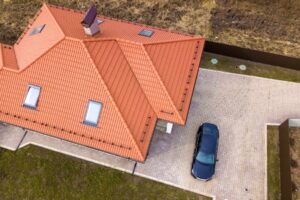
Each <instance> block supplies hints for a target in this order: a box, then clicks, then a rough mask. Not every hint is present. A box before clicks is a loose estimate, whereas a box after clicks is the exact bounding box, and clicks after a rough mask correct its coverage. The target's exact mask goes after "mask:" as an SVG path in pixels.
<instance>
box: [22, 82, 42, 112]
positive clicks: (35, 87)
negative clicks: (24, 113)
mask: <svg viewBox="0 0 300 200" xmlns="http://www.w3.org/2000/svg"><path fill="white" fill-rule="evenodd" d="M31 89H37V90H38V95H37V97H35V99H34V100H33V101H34V102H33V103H32V104H31V103H30V102H26V101H30V100H29V98H30V96H28V95H29V93H30V90H31ZM31 95H32V94H31ZM40 95H41V87H40V86H36V85H28V87H27V93H26V96H25V98H24V102H23V106H24V107H26V108H31V109H36V108H37V106H38V103H39V99H40ZM32 98H33V97H32Z"/></svg>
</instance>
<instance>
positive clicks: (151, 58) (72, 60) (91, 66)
mask: <svg viewBox="0 0 300 200" xmlns="http://www.w3.org/2000/svg"><path fill="white" fill-rule="evenodd" d="M83 16H84V14H83V13H82V12H79V11H74V10H70V9H64V8H59V7H55V6H51V5H47V4H44V5H43V7H42V8H41V10H40V11H39V12H38V13H37V15H36V17H35V18H34V19H33V22H32V23H31V24H30V25H29V26H28V29H26V30H25V31H24V33H23V35H22V36H21V37H20V38H19V40H18V42H17V43H16V44H15V45H14V46H7V45H2V44H0V92H1V101H0V121H5V122H8V123H11V124H15V125H18V126H22V127H25V128H28V129H32V130H35V131H38V132H42V133H45V134H49V135H52V136H56V137H59V138H62V139H65V140H69V141H72V142H76V143H79V144H82V145H86V146H89V147H93V148H96V149H100V150H103V151H107V152H109V153H113V154H117V155H120V156H123V157H127V158H130V159H134V160H137V161H144V160H145V159H146V155H147V151H148V148H149V144H150V141H151V137H152V134H153V130H154V127H155V124H156V121H157V119H158V118H159V119H164V120H167V121H170V122H174V123H178V124H184V123H185V122H186V118H187V113H188V109H189V104H190V102H191V97H192V92H193V87H194V85H195V81H196V77H197V72H198V65H199V62H200V59H201V54H202V50H203V45H204V39H203V38H202V37H194V36H190V35H185V34H179V33H173V32H168V31H165V30H161V29H157V28H154V27H148V26H144V25H139V24H133V23H131V22H126V21H123V20H116V19H111V18H106V17H103V16H100V17H99V18H101V19H103V20H104V23H102V24H100V30H101V33H98V34H96V35H95V36H94V37H90V36H87V35H85V33H84V31H83V28H82V25H81V24H80V22H81V20H82V18H83ZM43 24H45V28H44V29H43V30H42V32H41V33H39V34H36V35H32V36H31V35H30V33H31V32H32V30H33V29H34V28H35V27H37V26H40V25H43ZM142 29H149V30H153V31H154V34H153V35H152V36H151V37H143V36H140V35H139V34H138V33H139V32H140V31H141V30H142ZM8 85H9V86H10V87H7V86H8ZM28 85H38V86H40V87H41V94H40V98H39V102H38V107H37V110H32V109H28V108H25V107H23V106H22V105H23V101H24V98H25V95H26V94H27V90H28ZM89 100H94V101H98V102H101V103H102V110H101V113H100V120H99V122H98V124H97V126H96V127H93V126H88V125H86V124H83V123H82V122H83V120H84V116H85V112H86V109H87V105H88V101H89Z"/></svg>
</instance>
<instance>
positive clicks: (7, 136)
mask: <svg viewBox="0 0 300 200" xmlns="http://www.w3.org/2000/svg"><path fill="white" fill-rule="evenodd" d="M25 132H26V131H25V130H24V129H22V128H19V127H15V126H9V125H1V124H0V147H2V148H5V149H9V150H11V151H15V150H17V149H18V148H19V145H20V144H21V142H22V140H23V139H24V136H25Z"/></svg>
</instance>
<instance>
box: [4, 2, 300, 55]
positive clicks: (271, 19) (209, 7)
mask: <svg viewBox="0 0 300 200" xmlns="http://www.w3.org/2000/svg"><path fill="white" fill-rule="evenodd" d="M47 2H49V3H52V4H56V5H60V6H66V7H71V8H75V9H80V10H86V9H87V7H88V6H89V4H90V0H67V1H66V0H48V1H47ZM94 2H95V3H96V4H97V8H98V10H99V13H100V14H102V15H106V16H110V17H114V18H121V19H127V20H130V21H134V22H138V23H143V24H148V25H153V26H157V27H161V28H168V29H172V30H178V31H183V32H188V33H191V34H200V35H205V36H206V37H207V38H208V39H209V40H212V41H218V42H223V43H227V44H234V45H238V46H242V47H249V48H253V49H258V50H264V51H268V52H273V53H279V54H285V55H290V56H295V57H300V34H299V33H300V28H299V27H300V1H299V0H185V1H182V0H151V1H149V0H95V1H94ZM41 4H42V0H18V1H13V0H0V41H1V42H5V43H10V44H12V43H14V42H15V41H16V40H17V38H18V36H19V35H20V34H21V32H22V30H23V29H24V28H25V26H26V25H27V23H28V21H29V19H30V18H31V17H32V16H33V15H34V14H35V12H36V11H37V10H38V9H39V7H40V6H41Z"/></svg>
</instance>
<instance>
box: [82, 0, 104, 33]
mask: <svg viewBox="0 0 300 200" xmlns="http://www.w3.org/2000/svg"><path fill="white" fill-rule="evenodd" d="M96 17H97V8H96V7H95V5H92V6H91V7H90V8H89V9H88V11H87V12H86V14H85V16H84V19H83V20H82V22H81V24H82V26H83V29H84V32H85V33H86V34H87V35H91V36H93V35H95V34H96V33H98V32H100V29H99V24H98V23H97V20H96Z"/></svg>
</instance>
